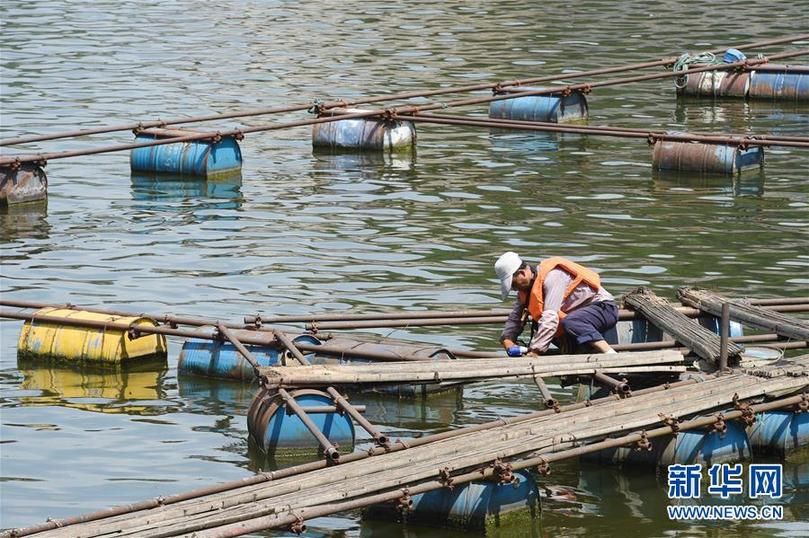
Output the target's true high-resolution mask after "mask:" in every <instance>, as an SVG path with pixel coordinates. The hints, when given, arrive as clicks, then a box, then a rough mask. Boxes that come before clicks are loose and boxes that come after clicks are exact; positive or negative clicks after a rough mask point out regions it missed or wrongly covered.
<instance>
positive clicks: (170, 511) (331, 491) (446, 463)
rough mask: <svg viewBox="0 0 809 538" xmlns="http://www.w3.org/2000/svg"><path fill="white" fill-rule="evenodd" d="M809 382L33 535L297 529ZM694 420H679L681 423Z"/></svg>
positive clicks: (701, 393) (602, 409) (625, 407)
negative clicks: (313, 521)
mask: <svg viewBox="0 0 809 538" xmlns="http://www.w3.org/2000/svg"><path fill="white" fill-rule="evenodd" d="M807 388H809V355H804V356H802V357H799V358H797V359H793V360H792V364H791V365H787V366H784V365H781V366H779V367H771V368H763V369H761V370H760V371H757V372H753V373H741V372H739V373H733V374H728V375H723V376H719V377H708V378H706V380H705V381H703V382H694V381H691V382H682V383H679V384H675V385H672V386H671V387H670V388H664V387H657V388H655V389H647V390H646V391H644V392H645V393H643V394H640V393H638V394H636V395H635V396H634V397H632V398H625V399H616V398H608V399H605V400H604V401H597V402H594V403H593V405H591V406H581V405H573V406H569V407H568V408H563V409H562V411H561V413H554V412H553V411H543V412H535V413H531V414H528V415H525V416H523V417H514V418H512V419H508V420H501V421H497V422H494V423H490V424H488V425H484V426H485V427H484V426H480V425H479V426H472V427H469V428H464V429H462V430H456V431H453V432H451V433H448V434H446V435H445V436H441V435H438V436H435V440H433V441H431V442H425V443H423V444H420V445H419V446H412V447H409V445H408V443H407V442H405V441H400V442H399V443H394V446H393V447H391V448H389V449H387V450H386V449H383V448H378V449H375V450H371V451H369V452H368V453H355V454H352V455H350V456H354V458H353V460H351V459H350V458H348V457H347V458H345V459H344V460H342V461H344V463H340V464H338V465H328V466H327V465H325V463H324V464H323V465H321V466H320V467H321V468H317V469H316V468H313V464H309V465H308V466H307V465H304V466H300V467H299V468H298V469H297V470H295V469H293V470H291V471H290V470H283V471H281V472H279V473H278V474H273V473H266V474H264V475H263V476H261V477H260V479H261V480H262V481H263V482H262V483H252V484H249V485H239V484H238V483H234V484H232V485H229V486H227V485H226V486H223V487H224V488H226V490H225V491H220V492H217V493H213V494H208V495H202V496H193V497H192V498H187V497H174V498H172V497H170V498H167V499H161V500H160V502H155V503H153V504H155V505H157V506H155V507H154V508H151V509H145V510H138V511H132V512H127V511H126V508H124V509H123V510H124V512H125V513H120V514H119V515H114V516H110V517H102V516H107V515H109V512H107V513H105V512H100V513H97V514H95V515H93V516H90V517H86V518H85V519H91V518H94V520H93V521H86V522H84V523H80V524H69V523H71V522H70V521H64V520H63V521H57V522H50V523H44V524H43V525H42V526H40V527H39V529H44V528H48V527H51V529H50V530H45V531H44V532H40V533H37V534H36V536H43V537H45V536H48V537H57V536H58V537H71V538H81V537H91V536H104V537H106V536H109V537H112V536H115V537H122V536H129V537H134V536H137V537H151V538H157V537H169V536H183V535H190V534H191V533H194V534H193V535H194V536H196V537H199V538H202V537H212V536H220V537H221V536H237V535H240V534H244V533H248V532H256V531H259V530H262V529H272V528H290V527H293V528H294V526H295V525H299V524H301V522H302V521H303V520H306V519H311V518H313V517H320V516H323V515H327V514H331V513H336V512H340V511H344V510H349V509H355V508H359V507H362V506H368V505H371V504H376V503H379V502H388V501H395V500H396V499H400V498H402V497H407V495H412V494H416V493H421V492H424V491H429V490H432V489H438V488H442V487H447V486H449V485H453V484H459V483H463V482H466V481H471V480H475V479H481V478H485V477H487V476H495V477H497V476H498V473H500V474H501V475H502V472H503V468H504V466H507V470H510V469H520V468H526V467H533V466H536V465H537V464H545V463H547V462H548V461H556V460H560V459H564V458H568V457H575V456H577V455H579V454H580V453H582V451H583V450H589V449H595V448H599V447H605V446H604V443H608V442H610V441H609V440H608V441H603V440H604V439H605V438H609V437H612V436H616V435H622V436H624V435H627V434H631V435H629V436H628V437H621V438H620V439H618V440H616V442H617V443H619V444H627V443H628V442H630V440H632V439H634V440H638V439H639V436H638V434H637V433H632V432H640V431H641V430H648V431H649V432H650V435H649V436H650V437H651V436H652V435H658V434H662V433H666V432H669V433H670V428H671V427H675V428H676V427H677V425H676V421H675V420H673V419H674V418H675V417H676V418H678V419H683V418H684V417H691V416H694V415H701V414H702V415H704V414H706V413H709V412H712V411H713V412H715V411H716V410H725V411H727V410H728V408H730V409H731V411H730V412H726V414H725V416H726V417H727V418H728V419H729V418H732V417H733V416H737V415H738V413H737V415H734V413H736V412H734V411H733V410H732V409H733V407H732V406H733V404H734V402H739V401H751V400H755V399H760V398H761V397H764V396H770V397H777V398H782V399H780V400H778V401H777V402H774V403H773V404H771V405H773V406H775V407H778V406H786V405H793V404H796V403H798V402H799V401H804V402H805V398H806V396H805V395H803V396H793V397H791V398H788V399H783V397H784V395H785V394H796V393H800V392H802V391H806V390H807ZM802 398H803V399H802ZM707 420H708V421H709V422H710V421H713V420H715V419H714V418H713V417H708V419H707ZM698 423H699V421H698V420H694V421H691V422H684V423H681V424H680V425H679V429H688V428H690V427H693V426H692V425H693V424H698ZM666 424H668V426H667V425H666ZM699 424H702V423H699ZM651 428H656V429H654V430H650V429H651ZM417 441H418V440H416V441H414V444H417ZM605 448H606V447H605ZM315 466H317V464H315ZM246 480H249V479H246ZM179 499H183V500H179ZM178 501H179V502H178ZM119 511H120V510H119ZM57 525H62V527H60V528H57ZM65 525H67V526H65ZM30 530H36V529H29V531H30ZM7 536H11V535H10V534H8V535H7Z"/></svg>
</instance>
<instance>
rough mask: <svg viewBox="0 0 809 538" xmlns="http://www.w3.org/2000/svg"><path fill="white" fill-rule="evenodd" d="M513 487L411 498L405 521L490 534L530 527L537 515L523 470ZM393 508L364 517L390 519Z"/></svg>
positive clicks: (474, 487) (485, 485) (471, 486)
mask: <svg viewBox="0 0 809 538" xmlns="http://www.w3.org/2000/svg"><path fill="white" fill-rule="evenodd" d="M514 477H515V479H516V481H515V482H514V483H513V484H498V483H497V482H493V481H481V482H469V483H467V484H460V485H458V486H455V487H454V488H453V489H452V490H450V489H448V488H442V489H438V490H433V491H430V492H427V493H421V494H418V495H413V497H412V501H413V505H412V508H411V509H410V511H408V512H407V515H406V516H405V517H406V519H407V521H408V522H412V523H416V524H429V525H438V526H442V527H455V528H461V529H468V530H475V531H484V532H486V534H489V533H493V532H494V531H496V530H497V529H499V528H502V527H508V528H514V529H517V528H519V529H520V530H525V529H528V528H531V527H532V526H533V524H532V523H531V520H533V519H536V518H538V517H539V515H540V506H539V505H540V501H539V499H540V497H539V490H538V488H537V484H536V481H535V480H534V478H533V477H532V476H531V474H530V473H528V472H527V471H515V472H514ZM396 515H397V514H396V513H395V508H393V507H392V506H391V505H390V504H388V505H375V506H372V507H370V508H367V509H365V511H364V512H363V516H364V517H368V518H370V519H391V517H392V516H393V517H395V516H396Z"/></svg>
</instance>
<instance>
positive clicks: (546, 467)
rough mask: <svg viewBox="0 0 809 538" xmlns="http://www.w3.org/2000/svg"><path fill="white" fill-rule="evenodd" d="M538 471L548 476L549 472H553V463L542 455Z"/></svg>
mask: <svg viewBox="0 0 809 538" xmlns="http://www.w3.org/2000/svg"><path fill="white" fill-rule="evenodd" d="M537 472H538V473H539V474H541V475H542V476H548V475H549V474H551V464H550V463H549V462H548V460H546V459H545V458H543V457H542V456H540V457H539V464H538V465H537Z"/></svg>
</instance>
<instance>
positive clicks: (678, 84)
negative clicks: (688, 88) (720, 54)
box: [671, 52, 722, 90]
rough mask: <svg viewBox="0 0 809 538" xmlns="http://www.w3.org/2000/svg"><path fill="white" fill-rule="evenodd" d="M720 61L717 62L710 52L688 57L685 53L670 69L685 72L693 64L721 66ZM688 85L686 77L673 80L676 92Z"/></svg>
mask: <svg viewBox="0 0 809 538" xmlns="http://www.w3.org/2000/svg"><path fill="white" fill-rule="evenodd" d="M721 63H722V60H718V59H717V58H716V55H715V54H714V53H712V52H701V53H699V54H695V55H693V56H692V55H690V54H688V53H687V52H684V53H683V54H681V55H680V57H679V58H677V61H676V62H674V66H673V67H672V68H671V70H672V71H674V72H677V71H686V70H687V69H688V68H689V67H690V66H692V65H695V64H700V65H711V64H721ZM687 83H688V75H683V76H681V77H677V78H675V79H674V87H675V88H677V89H678V90H682V89H683V88H685V85H686V84H687Z"/></svg>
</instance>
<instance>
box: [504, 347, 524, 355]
mask: <svg viewBox="0 0 809 538" xmlns="http://www.w3.org/2000/svg"><path fill="white" fill-rule="evenodd" d="M526 351H528V348H526V347H525V346H509V348H508V349H507V350H506V353H508V356H509V357H522V356H523V355H524V354H525V352H526Z"/></svg>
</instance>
